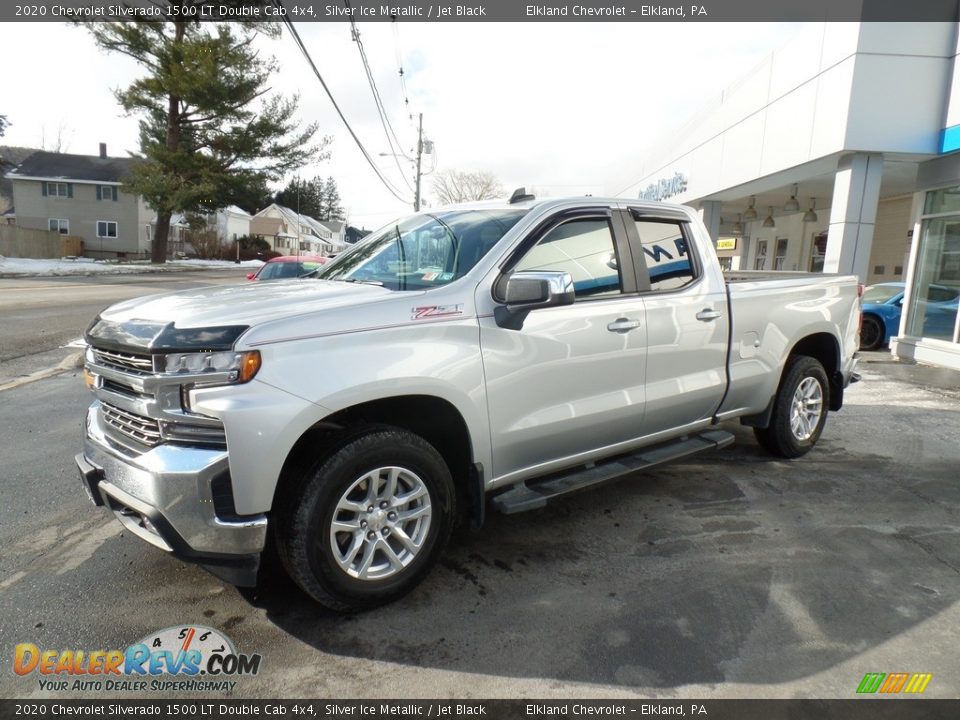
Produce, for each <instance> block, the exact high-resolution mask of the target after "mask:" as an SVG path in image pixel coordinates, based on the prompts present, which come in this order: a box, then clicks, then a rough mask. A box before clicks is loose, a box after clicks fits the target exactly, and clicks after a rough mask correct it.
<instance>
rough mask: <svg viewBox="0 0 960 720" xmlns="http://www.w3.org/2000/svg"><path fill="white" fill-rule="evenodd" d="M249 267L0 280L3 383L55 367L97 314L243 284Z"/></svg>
mask: <svg viewBox="0 0 960 720" xmlns="http://www.w3.org/2000/svg"><path fill="white" fill-rule="evenodd" d="M248 271H249V268H245V267H237V268H226V269H216V270H202V271H184V272H166V273H157V274H143V275H90V276H77V277H70V276H65V277H29V278H0V318H2V327H0V385H4V384H6V383H9V382H11V381H15V380H17V379H18V378H22V377H24V376H26V375H29V374H30V373H33V372H37V371H38V370H42V369H44V368H49V367H54V366H56V365H57V364H58V363H60V362H62V361H63V360H64V359H65V358H66V357H68V356H69V355H70V354H71V353H75V352H76V348H71V347H68V346H69V344H70V343H71V342H72V341H74V340H77V339H79V338H80V336H81V335H82V334H83V331H84V330H86V329H87V327H88V326H89V325H90V322H91V321H92V320H93V318H94V317H96V315H97V313H99V312H100V311H101V310H103V309H104V308H105V307H107V306H108V305H112V304H113V303H115V302H119V301H121V300H126V299H128V298H133V297H139V296H141V295H151V294H154V293H161V292H169V291H172V290H186V289H188V288H194V287H200V286H202V285H211V284H218V285H219V284H226V283H234V282H244V281H245V279H244V276H245V274H246V273H247V272H248Z"/></svg>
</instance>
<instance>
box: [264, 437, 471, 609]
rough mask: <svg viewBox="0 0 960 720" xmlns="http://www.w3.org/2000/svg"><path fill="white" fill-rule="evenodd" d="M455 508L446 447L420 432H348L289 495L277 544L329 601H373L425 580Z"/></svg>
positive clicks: (363, 604)
mask: <svg viewBox="0 0 960 720" xmlns="http://www.w3.org/2000/svg"><path fill="white" fill-rule="evenodd" d="M391 486H392V488H393V489H392V490H391ZM370 508H373V510H372V511H371V510H370ZM455 512H456V508H455V493H454V486H453V479H452V478H451V476H450V470H449V468H448V467H447V465H446V463H445V462H444V460H443V458H442V457H441V456H440V453H438V452H437V451H436V449H435V448H434V447H433V446H432V445H430V444H429V443H427V442H426V441H425V440H424V439H423V438H421V437H419V436H418V435H414V434H413V433H410V432H407V431H405V430H400V429H397V428H392V427H387V426H377V427H371V428H369V429H367V430H365V431H363V432H361V433H360V434H359V435H357V434H354V435H352V436H349V437H347V438H345V440H344V441H343V444H342V445H341V446H340V447H339V448H337V449H335V450H334V451H333V452H332V453H331V454H329V455H328V456H327V457H325V458H324V459H322V460H320V461H319V462H318V463H317V464H316V465H315V466H314V467H313V468H312V469H310V470H308V471H307V472H306V473H305V475H304V477H303V478H302V479H301V482H300V485H299V487H296V488H294V489H292V490H291V491H290V492H289V493H288V494H287V496H286V497H285V498H284V502H283V503H282V506H281V508H280V510H279V513H278V526H277V546H278V551H279V554H280V559H281V561H282V563H283V565H284V567H285V568H286V570H287V572H288V573H289V575H290V577H291V578H293V580H294V582H296V583H297V585H299V586H300V587H301V588H302V589H303V590H304V591H305V592H306V593H307V594H308V595H310V596H311V597H312V598H313V599H314V600H316V601H317V602H318V603H320V604H321V605H323V606H325V607H327V608H329V609H331V610H336V611H338V612H355V611H359V610H367V609H370V608H374V607H377V606H379V605H385V604H387V603H390V602H393V601H394V600H397V599H398V598H400V597H402V596H403V595H405V594H406V593H408V592H410V591H411V590H412V589H413V588H414V587H416V585H417V584H418V583H419V582H420V581H421V580H423V578H424V577H425V576H426V575H427V573H428V572H429V570H430V568H431V567H432V566H433V564H434V562H436V560H437V558H438V557H439V555H440V553H441V552H443V549H444V547H445V546H446V543H447V541H448V540H449V538H450V532H451V530H452V528H453V519H454V517H455ZM335 520H336V522H337V525H336V528H335V527H334V521H335Z"/></svg>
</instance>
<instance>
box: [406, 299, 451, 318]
mask: <svg viewBox="0 0 960 720" xmlns="http://www.w3.org/2000/svg"><path fill="white" fill-rule="evenodd" d="M410 312H411V313H413V314H412V315H411V316H410V319H411V320H426V319H427V318H438V317H450V316H451V315H463V303H459V304H457V305H426V306H424V307H415V308H411V309H410Z"/></svg>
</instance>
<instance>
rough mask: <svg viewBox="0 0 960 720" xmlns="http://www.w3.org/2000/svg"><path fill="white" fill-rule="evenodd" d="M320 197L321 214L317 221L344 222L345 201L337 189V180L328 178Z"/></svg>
mask: <svg viewBox="0 0 960 720" xmlns="http://www.w3.org/2000/svg"><path fill="white" fill-rule="evenodd" d="M318 180H319V178H318ZM320 197H321V201H320V214H319V215H318V216H317V219H318V220H343V218H344V212H343V201H342V200H341V199H340V191H339V190H338V189H337V181H336V180H334V179H333V178H332V177H328V178H327V179H326V181H325V182H323V185H322V189H321V191H320Z"/></svg>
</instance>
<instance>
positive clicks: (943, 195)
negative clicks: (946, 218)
mask: <svg viewBox="0 0 960 720" xmlns="http://www.w3.org/2000/svg"><path fill="white" fill-rule="evenodd" d="M953 212H955V213H960V187H952V188H944V189H943V190H933V191H932V192H928V193H927V198H926V201H925V202H924V205H923V214H924V215H940V214H941V213H953Z"/></svg>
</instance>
